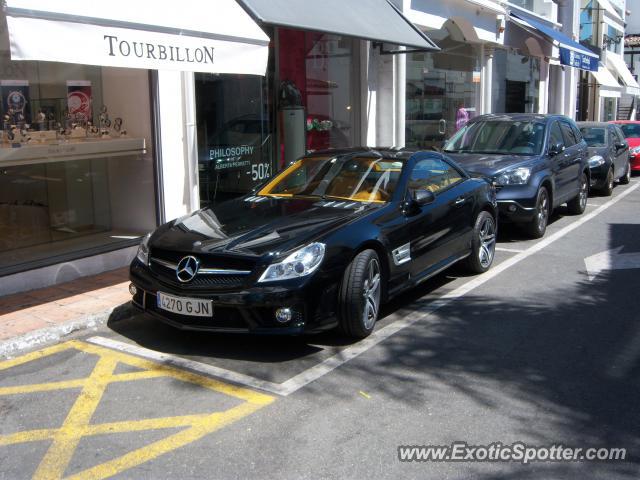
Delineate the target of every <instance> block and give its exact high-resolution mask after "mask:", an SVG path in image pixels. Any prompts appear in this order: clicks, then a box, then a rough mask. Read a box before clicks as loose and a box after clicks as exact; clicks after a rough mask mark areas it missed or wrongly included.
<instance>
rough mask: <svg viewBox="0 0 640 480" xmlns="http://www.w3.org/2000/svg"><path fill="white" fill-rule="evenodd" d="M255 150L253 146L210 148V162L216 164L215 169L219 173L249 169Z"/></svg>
mask: <svg viewBox="0 0 640 480" xmlns="http://www.w3.org/2000/svg"><path fill="white" fill-rule="evenodd" d="M255 148H256V147H254V146H253V145H238V146H233V147H215V148H210V149H209V160H211V161H212V162H214V166H213V168H214V170H218V171H219V170H235V169H238V168H243V167H248V166H249V165H251V156H252V155H253V153H254V151H255Z"/></svg>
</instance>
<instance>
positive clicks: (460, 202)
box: [451, 197, 467, 207]
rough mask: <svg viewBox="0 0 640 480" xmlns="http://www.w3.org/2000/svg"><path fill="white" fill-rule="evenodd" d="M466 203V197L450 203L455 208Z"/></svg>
mask: <svg viewBox="0 0 640 480" xmlns="http://www.w3.org/2000/svg"><path fill="white" fill-rule="evenodd" d="M466 201H467V197H458V198H456V199H455V200H454V201H453V202H451V204H452V205H454V206H456V207H459V206H461V205H463V204H464V203H465V202H466Z"/></svg>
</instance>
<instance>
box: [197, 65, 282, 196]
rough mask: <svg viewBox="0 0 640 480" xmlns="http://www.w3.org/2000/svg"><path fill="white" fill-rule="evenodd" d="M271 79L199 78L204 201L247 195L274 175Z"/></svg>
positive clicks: (201, 178)
mask: <svg viewBox="0 0 640 480" xmlns="http://www.w3.org/2000/svg"><path fill="white" fill-rule="evenodd" d="M268 82H269V77H267V78H265V77H260V76H255V75H215V74H208V73H198V74H196V76H195V88H196V105H197V107H196V124H197V136H198V173H199V185H200V203H201V205H202V206H207V205H212V204H214V203H216V202H221V201H224V200H228V199H230V198H234V197H237V196H240V195H244V194H245V193H247V192H248V191H249V190H251V189H252V188H253V186H254V185H258V184H260V183H262V182H264V181H265V180H266V179H268V178H270V177H271V176H272V174H273V169H274V168H273V162H272V157H273V148H274V145H273V122H272V112H271V107H270V102H269V100H268V99H269V95H268V88H267V86H268Z"/></svg>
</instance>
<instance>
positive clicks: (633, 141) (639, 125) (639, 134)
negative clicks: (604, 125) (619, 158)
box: [611, 120, 640, 172]
mask: <svg viewBox="0 0 640 480" xmlns="http://www.w3.org/2000/svg"><path fill="white" fill-rule="evenodd" d="M611 123H614V124H616V125H618V126H619V127H620V130H622V133H623V135H624V138H625V139H626V140H627V144H628V145H629V160H630V162H631V172H639V171H640V121H636V120H617V121H615V122H611Z"/></svg>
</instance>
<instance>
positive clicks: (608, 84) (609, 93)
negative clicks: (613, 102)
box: [591, 63, 622, 98]
mask: <svg viewBox="0 0 640 480" xmlns="http://www.w3.org/2000/svg"><path fill="white" fill-rule="evenodd" d="M591 75H593V78H595V80H596V82H597V83H598V86H599V90H598V94H599V95H600V96H601V97H614V98H619V97H620V94H621V92H622V85H620V84H619V83H618V81H617V80H616V78H615V77H614V76H613V75H612V74H611V72H610V71H609V69H607V67H605V66H604V65H602V64H601V63H600V64H598V71H596V72H591Z"/></svg>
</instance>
